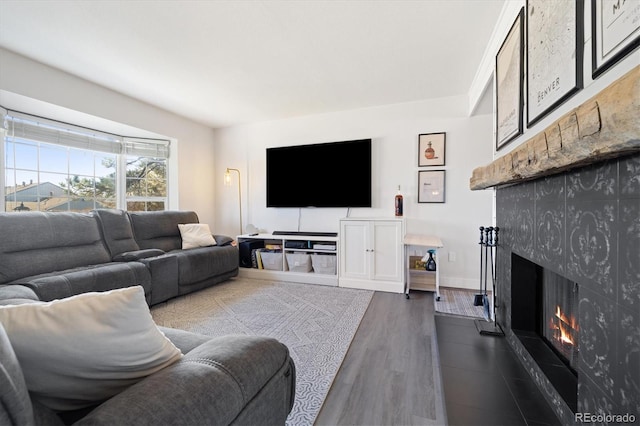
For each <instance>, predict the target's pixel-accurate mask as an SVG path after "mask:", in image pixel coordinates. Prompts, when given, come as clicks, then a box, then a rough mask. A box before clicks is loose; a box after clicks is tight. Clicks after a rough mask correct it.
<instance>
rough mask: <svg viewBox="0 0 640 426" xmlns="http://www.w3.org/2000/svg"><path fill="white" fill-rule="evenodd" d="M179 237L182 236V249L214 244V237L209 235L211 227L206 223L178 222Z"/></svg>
mask: <svg viewBox="0 0 640 426" xmlns="http://www.w3.org/2000/svg"><path fill="white" fill-rule="evenodd" d="M178 229H179V230H180V238H182V249H183V250H184V249H190V248H196V247H208V246H215V245H216V244H217V243H216V239H215V238H213V235H211V229H210V228H209V225H207V224H206V223H180V224H178Z"/></svg>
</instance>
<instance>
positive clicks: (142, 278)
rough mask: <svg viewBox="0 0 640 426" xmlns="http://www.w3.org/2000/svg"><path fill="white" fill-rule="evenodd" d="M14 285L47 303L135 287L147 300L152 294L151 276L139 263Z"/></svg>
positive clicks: (62, 273) (63, 273)
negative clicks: (143, 292)
mask: <svg viewBox="0 0 640 426" xmlns="http://www.w3.org/2000/svg"><path fill="white" fill-rule="evenodd" d="M13 284H21V285H23V286H25V287H29V288H30V289H31V290H33V292H34V293H35V294H37V295H38V298H39V299H40V300H42V301H45V302H48V301H51V300H54V299H62V298H65V297H70V296H74V295H76V294H80V293H86V292H90V291H107V290H113V289H116V288H123V287H131V286H134V285H139V286H142V287H143V288H144V291H145V294H147V295H148V296H149V295H150V294H151V274H150V272H149V270H148V269H147V267H146V266H145V265H144V264H142V263H140V262H124V263H123V262H110V263H106V264H103V265H91V266H85V267H82V268H75V269H71V270H67V271H59V272H50V273H47V274H40V275H36V276H33V277H26V278H22V279H19V280H16V281H14V282H13ZM149 300H150V298H149Z"/></svg>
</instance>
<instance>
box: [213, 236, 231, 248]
mask: <svg viewBox="0 0 640 426" xmlns="http://www.w3.org/2000/svg"><path fill="white" fill-rule="evenodd" d="M213 238H214V239H215V240H216V245H217V246H220V247H222V246H228V245H229V244H231V243H232V242H233V238H231V237H228V236H226V235H214V236H213Z"/></svg>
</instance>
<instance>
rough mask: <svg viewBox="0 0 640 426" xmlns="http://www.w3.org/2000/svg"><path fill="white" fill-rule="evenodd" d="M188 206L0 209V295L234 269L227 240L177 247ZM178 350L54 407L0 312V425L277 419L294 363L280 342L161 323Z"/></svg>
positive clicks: (151, 288) (23, 300)
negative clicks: (86, 401)
mask: <svg viewBox="0 0 640 426" xmlns="http://www.w3.org/2000/svg"><path fill="white" fill-rule="evenodd" d="M194 222H198V217H197V215H196V214H195V213H194V212H145V213H127V212H124V211H121V210H95V211H92V212H90V213H88V214H82V213H42V212H27V213H0V306H2V305H12V306H15V305H20V304H29V303H36V301H51V300H54V299H62V298H66V297H68V296H72V295H76V294H80V293H85V292H92V291H106V290H112V289H117V288H124V287H128V286H132V285H139V286H142V287H143V289H144V293H145V299H146V301H147V303H148V304H149V305H153V304H156V303H160V302H162V301H165V300H167V299H169V298H172V297H175V296H179V295H182V294H186V293H190V292H193V291H196V290H198V289H201V288H204V287H207V286H211V285H214V284H216V283H218V282H220V281H223V280H226V279H228V278H230V277H233V276H235V275H237V273H238V251H237V248H236V247H235V246H234V245H232V244H231V239H230V238H228V237H225V236H221V235H216V236H215V239H216V241H217V245H216V246H210V247H199V248H193V249H187V250H182V248H181V247H182V242H181V238H180V232H179V230H178V226H177V225H178V224H180V223H194ZM160 329H161V330H162V331H163V333H164V334H165V336H166V337H167V338H169V340H171V342H172V343H173V344H174V345H175V346H176V347H178V348H179V349H180V350H181V352H182V353H183V354H184V356H183V357H182V358H181V359H180V360H179V361H178V362H176V363H174V364H172V365H170V366H168V367H166V368H164V369H162V370H160V371H158V372H156V373H154V374H152V375H150V376H148V377H146V378H144V379H143V380H142V381H139V382H138V383H136V384H134V385H132V386H130V387H129V388H127V389H126V390H124V391H123V392H121V393H119V394H117V395H115V396H113V397H111V398H110V399H108V400H106V401H103V402H101V403H100V404H98V405H97V406H92V407H89V408H88V409H82V410H80V411H72V412H54V411H52V410H51V409H50V408H47V407H45V406H44V405H42V404H40V403H39V402H38V401H37V400H35V399H33V398H32V397H30V395H29V393H28V389H27V385H26V382H25V379H24V375H23V372H22V369H21V366H20V361H19V360H18V359H17V357H16V354H15V352H17V350H16V351H15V352H14V350H13V349H12V347H11V346H12V345H11V342H10V340H9V339H8V338H7V334H6V333H5V330H4V329H3V326H2V324H1V323H0V424H1V425H5V424H7V425H33V424H36V425H40V424H42V425H45V424H46V425H62V424H77V425H115V424H117V425H136V426H139V425H143V426H144V425H160V424H162V425H173V424H185V425H187V424H188V425H196V424H197V425H218V424H220V425H227V424H233V425H252V424H261V425H282V424H284V423H285V420H286V417H287V415H288V413H289V412H290V411H291V408H292V406H293V402H294V397H295V378H296V374H295V373H296V372H295V365H294V363H293V361H292V359H291V357H290V356H289V351H288V349H287V347H286V346H285V345H283V344H282V343H280V342H278V341H276V340H274V339H270V338H266V337H256V336H225V337H220V338H210V337H207V336H202V335H199V334H195V333H190V332H186V331H182V330H175V329H170V328H163V327H160Z"/></svg>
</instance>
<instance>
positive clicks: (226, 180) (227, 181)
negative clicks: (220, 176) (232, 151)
mask: <svg viewBox="0 0 640 426" xmlns="http://www.w3.org/2000/svg"><path fill="white" fill-rule="evenodd" d="M231 172H236V173H238V202H239V203H240V235H242V232H243V231H242V229H243V228H242V189H241V188H242V185H241V184H240V170H238V169H230V168H229V167H227V171H226V172H225V173H224V184H225V186H231Z"/></svg>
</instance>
